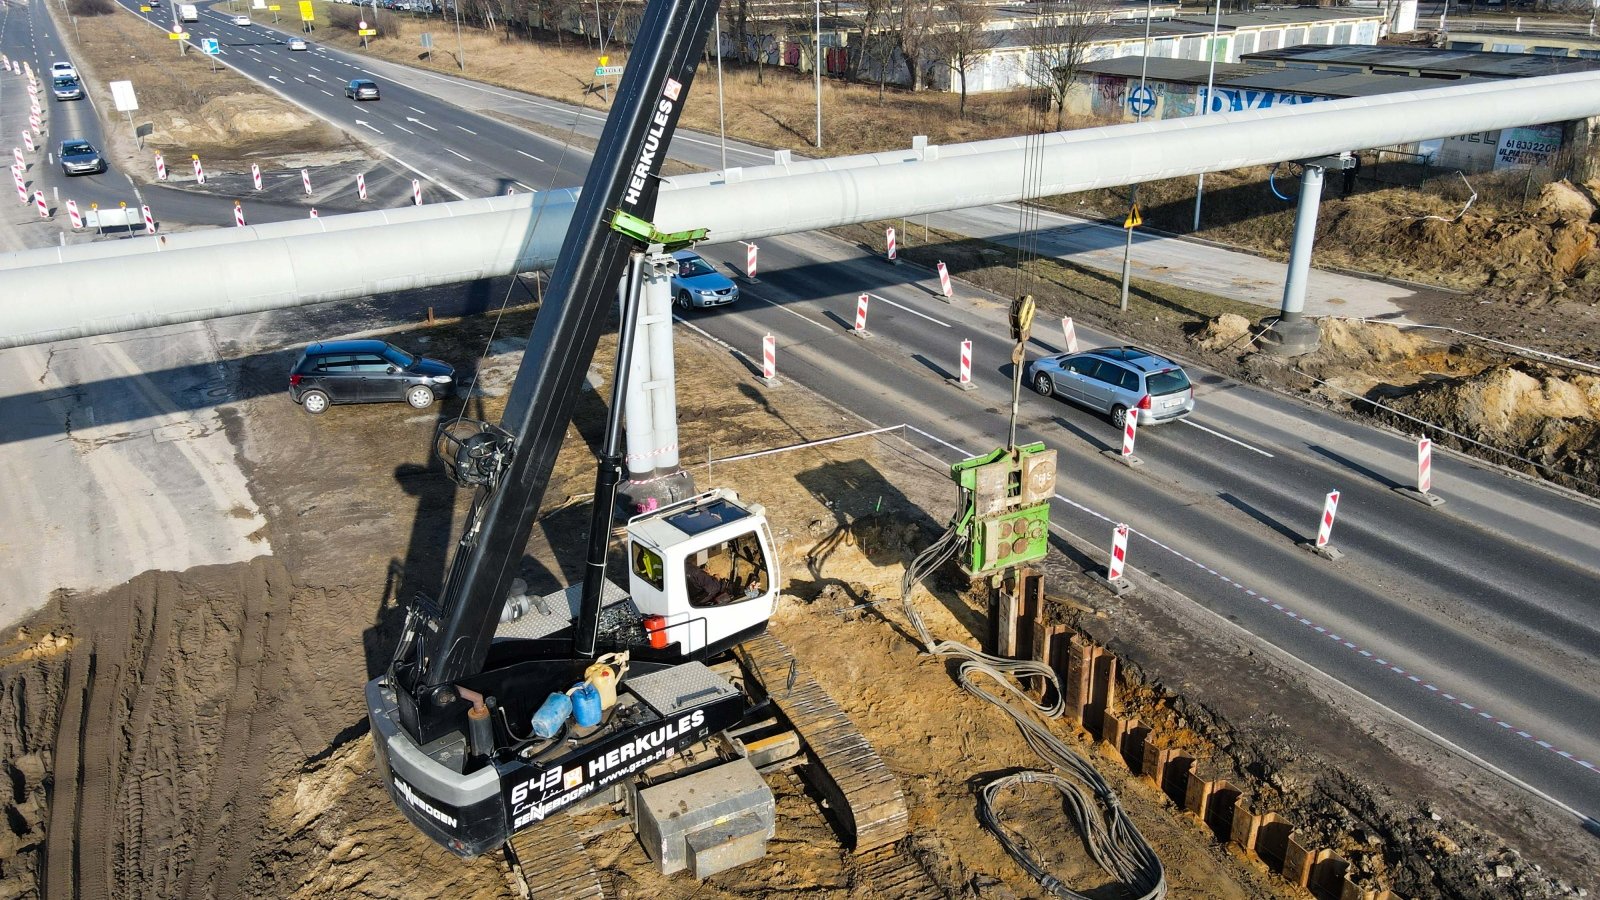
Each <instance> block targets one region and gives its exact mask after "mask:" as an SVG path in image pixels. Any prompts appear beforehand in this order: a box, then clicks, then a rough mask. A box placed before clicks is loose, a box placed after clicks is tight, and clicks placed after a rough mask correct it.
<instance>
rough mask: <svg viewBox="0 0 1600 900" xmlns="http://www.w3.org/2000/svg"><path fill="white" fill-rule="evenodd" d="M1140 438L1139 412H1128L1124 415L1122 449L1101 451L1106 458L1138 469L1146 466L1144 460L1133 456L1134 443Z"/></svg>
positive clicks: (1134, 410)
mask: <svg viewBox="0 0 1600 900" xmlns="http://www.w3.org/2000/svg"><path fill="white" fill-rule="evenodd" d="M1138 437H1139V411H1138V410H1137V409H1130V410H1127V411H1126V412H1124V413H1123V414H1122V449H1120V450H1101V451H1100V453H1101V454H1102V455H1104V456H1109V457H1111V458H1112V459H1114V460H1116V461H1117V462H1120V463H1122V464H1123V465H1125V466H1131V467H1134V468H1137V467H1139V466H1142V465H1144V460H1142V459H1140V458H1139V457H1137V456H1134V455H1133V443H1134V441H1135V440H1137V439H1138Z"/></svg>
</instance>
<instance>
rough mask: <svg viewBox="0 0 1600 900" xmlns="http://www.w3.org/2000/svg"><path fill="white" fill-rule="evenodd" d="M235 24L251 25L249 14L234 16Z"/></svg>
mask: <svg viewBox="0 0 1600 900" xmlns="http://www.w3.org/2000/svg"><path fill="white" fill-rule="evenodd" d="M233 24H235V25H249V24H250V17H249V16H234V17H233Z"/></svg>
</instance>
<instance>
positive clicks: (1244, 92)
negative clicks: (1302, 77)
mask: <svg viewBox="0 0 1600 900" xmlns="http://www.w3.org/2000/svg"><path fill="white" fill-rule="evenodd" d="M1198 95H1199V97H1200V103H1201V105H1202V106H1208V107H1209V108H1208V109H1207V110H1206V111H1207V112H1241V111H1243V110H1247V109H1271V108H1273V107H1274V106H1293V105H1296V104H1300V103H1318V102H1321V101H1323V100H1328V99H1330V98H1328V97H1308V96H1306V95H1305V94H1286V93H1283V92H1282V91H1268V90H1257V89H1255V88H1230V87H1216V88H1212V89H1211V93H1210V95H1209V98H1208V96H1207V94H1206V89H1205V88H1200V90H1199V91H1198Z"/></svg>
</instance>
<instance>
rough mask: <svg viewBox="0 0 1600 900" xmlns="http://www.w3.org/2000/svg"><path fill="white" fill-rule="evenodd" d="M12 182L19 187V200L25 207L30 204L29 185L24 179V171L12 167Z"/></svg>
mask: <svg viewBox="0 0 1600 900" xmlns="http://www.w3.org/2000/svg"><path fill="white" fill-rule="evenodd" d="M11 180H12V181H13V182H15V183H16V185H17V199H19V200H21V201H22V202H23V204H24V205H26V204H27V202H28V199H29V198H28V183H27V182H26V181H23V179H22V169H21V168H20V167H18V166H12V167H11Z"/></svg>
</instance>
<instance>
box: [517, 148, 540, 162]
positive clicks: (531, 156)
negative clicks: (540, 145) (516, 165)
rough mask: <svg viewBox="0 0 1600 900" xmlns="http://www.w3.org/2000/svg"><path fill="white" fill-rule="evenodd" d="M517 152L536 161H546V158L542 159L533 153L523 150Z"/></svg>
mask: <svg viewBox="0 0 1600 900" xmlns="http://www.w3.org/2000/svg"><path fill="white" fill-rule="evenodd" d="M517 152H518V153H521V154H522V155H523V156H526V157H527V158H529V159H531V160H533V161H534V162H544V160H542V159H540V158H539V157H537V156H534V155H533V154H532V153H526V152H524V151H522V150H518V151H517Z"/></svg>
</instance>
